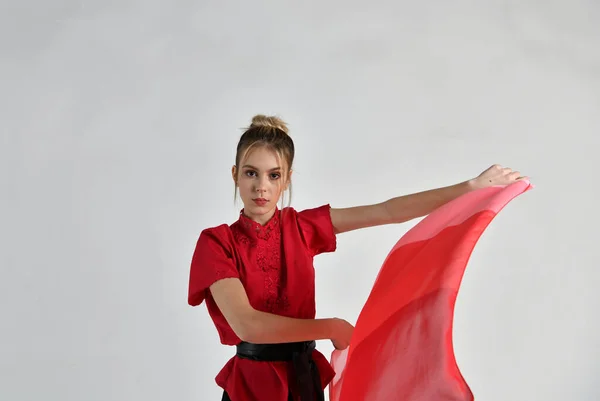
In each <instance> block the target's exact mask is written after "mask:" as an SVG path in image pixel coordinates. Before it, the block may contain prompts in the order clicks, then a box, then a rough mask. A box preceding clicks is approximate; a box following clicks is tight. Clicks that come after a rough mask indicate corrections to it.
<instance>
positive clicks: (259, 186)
mask: <svg viewBox="0 0 600 401" xmlns="http://www.w3.org/2000/svg"><path fill="white" fill-rule="evenodd" d="M266 182H267V178H265V177H260V178H259V179H258V180H256V187H255V190H256V192H257V193H259V194H264V193H265V192H267V184H266Z"/></svg>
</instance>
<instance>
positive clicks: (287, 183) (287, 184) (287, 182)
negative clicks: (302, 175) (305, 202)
mask: <svg viewBox="0 0 600 401" xmlns="http://www.w3.org/2000/svg"><path fill="white" fill-rule="evenodd" d="M293 172H294V171H293V170H290V172H289V173H288V176H287V180H286V181H285V189H284V190H285V191H287V190H288V189H289V187H290V184H291V183H292V173H293Z"/></svg>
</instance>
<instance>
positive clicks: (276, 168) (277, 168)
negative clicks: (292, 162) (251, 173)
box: [242, 164, 281, 171]
mask: <svg viewBox="0 0 600 401" xmlns="http://www.w3.org/2000/svg"><path fill="white" fill-rule="evenodd" d="M242 168H251V169H253V170H259V169H258V168H256V167H254V166H251V165H250V164H246V165H244V166H242ZM277 170H281V167H274V168H272V169H270V170H269V171H277Z"/></svg>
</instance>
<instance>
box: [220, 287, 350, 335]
mask: <svg viewBox="0 0 600 401" xmlns="http://www.w3.org/2000/svg"><path fill="white" fill-rule="evenodd" d="M210 291H211V293H212V296H213V298H214V300H215V302H216V304H217V306H218V307H219V309H220V310H221V313H223V316H224V317H225V319H226V320H227V322H228V323H229V325H230V326H231V328H232V329H233V331H234V332H235V333H236V335H237V336H238V337H239V338H240V339H241V340H242V341H246V342H249V343H254V344H277V343H287V342H299V341H312V340H329V339H335V338H336V337H338V338H339V337H340V333H346V332H345V331H344V330H347V331H350V332H351V328H352V326H350V324H349V323H347V322H345V321H344V320H341V319H337V318H331V319H294V318H289V317H284V316H278V315H274V314H271V313H266V312H261V311H258V310H256V309H254V308H252V306H251V305H250V302H249V300H248V296H247V294H246V290H245V289H244V287H243V285H242V283H241V282H240V280H239V279H236V278H228V279H223V280H219V281H217V282H215V283H214V284H213V285H212V286H211V287H210ZM347 326H349V327H347ZM349 336H350V335H349V334H348V341H349Z"/></svg>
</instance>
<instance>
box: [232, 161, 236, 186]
mask: <svg viewBox="0 0 600 401" xmlns="http://www.w3.org/2000/svg"><path fill="white" fill-rule="evenodd" d="M231 178H233V182H234V183H235V185H236V186H237V168H235V165H234V166H232V167H231Z"/></svg>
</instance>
